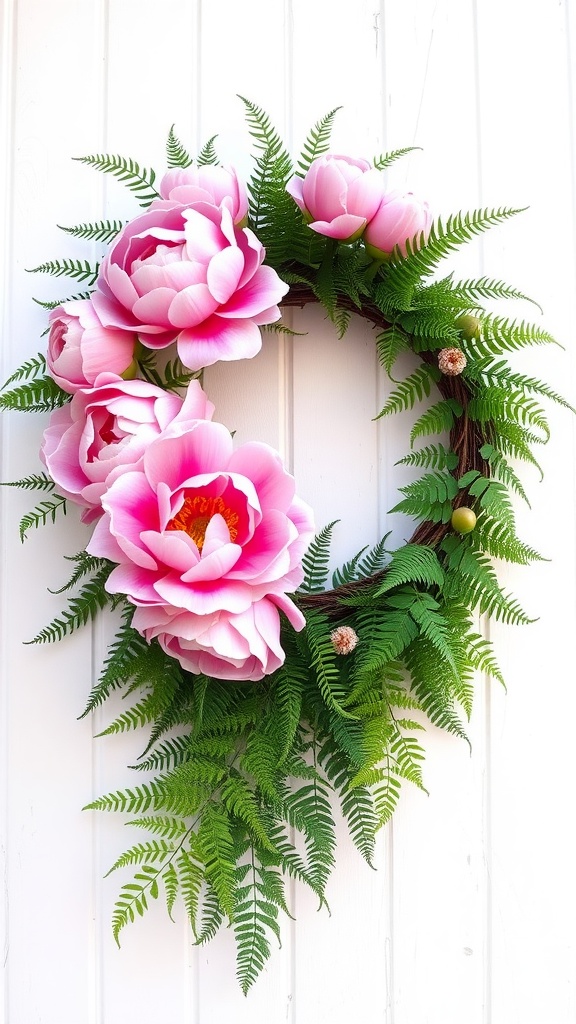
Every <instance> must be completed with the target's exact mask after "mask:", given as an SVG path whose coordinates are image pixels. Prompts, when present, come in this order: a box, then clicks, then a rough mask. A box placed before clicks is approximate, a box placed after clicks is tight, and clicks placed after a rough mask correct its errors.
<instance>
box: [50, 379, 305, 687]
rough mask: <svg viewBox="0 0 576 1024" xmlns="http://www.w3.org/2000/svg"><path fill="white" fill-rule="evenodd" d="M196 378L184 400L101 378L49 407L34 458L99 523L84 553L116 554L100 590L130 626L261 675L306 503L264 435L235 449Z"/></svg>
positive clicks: (204, 662) (197, 662)
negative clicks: (130, 611)
mask: <svg viewBox="0 0 576 1024" xmlns="http://www.w3.org/2000/svg"><path fill="white" fill-rule="evenodd" d="M212 413H213V406H212V404H211V403H210V402H209V401H208V399H207V397H206V395H205V394H204V392H203V390H202V388H201V387H200V384H199V383H198V381H192V382H191V383H190V384H189V386H188V390H187V393H186V397H185V398H184V399H182V398H179V397H178V396H176V395H172V394H168V393H167V392H166V391H164V390H163V389H162V388H158V387H156V386H155V385H152V384H149V383H147V382H146V381H142V380H128V381H124V380H122V379H121V378H118V377H116V376H114V374H106V373H104V374H101V375H100V376H99V377H97V378H96V381H95V386H94V387H93V388H80V389H79V390H78V391H76V393H75V394H74V396H73V397H72V400H71V401H70V403H69V404H67V405H66V406H64V407H63V408H61V409H57V410H55V411H54V412H53V413H52V416H51V419H50V423H49V425H48V427H47V429H46V431H45V434H44V442H43V445H42V452H41V455H42V459H43V461H44V463H45V465H46V468H47V469H48V471H49V473H50V475H51V477H52V479H53V480H54V481H55V483H56V485H57V487H58V489H59V491H60V493H61V494H63V495H64V496H65V497H67V498H69V499H70V500H72V501H74V502H76V503H77V504H79V505H80V506H81V507H82V508H83V510H84V511H83V518H84V520H85V521H86V522H93V521H94V520H95V521H96V525H95V528H94V532H93V535H92V539H91V541H90V543H89V544H88V547H87V550H88V551H89V553H90V554H93V555H96V556H99V557H102V558H108V559H110V560H111V561H112V562H115V563H116V568H115V569H113V570H112V572H111V574H110V576H109V578H108V581H107V584H106V587H107V589H108V590H109V592H110V593H113V594H125V595H126V597H127V598H128V600H129V601H131V602H132V604H134V605H136V612H135V614H134V618H133V626H134V628H135V629H137V630H138V631H139V632H141V633H142V634H143V635H144V636H145V637H146V638H147V639H148V640H150V641H151V640H153V639H155V638H156V639H157V640H158V642H159V643H160V645H161V646H162V647H163V649H164V650H165V651H166V652H167V653H168V654H169V655H170V656H172V657H174V658H176V659H177V660H178V661H179V662H180V664H181V665H182V666H183V667H184V668H185V669H187V670H189V671H190V672H196V673H197V672H205V673H207V674H209V675H212V676H216V677H218V678H223V679H252V680H257V679H261V678H262V677H263V676H264V675H266V674H268V673H270V672H273V671H274V670H275V669H276V668H278V667H279V666H280V665H281V664H282V662H283V660H284V652H283V650H282V647H281V644H280V614H279V613H280V612H283V613H284V614H285V615H286V617H287V619H288V621H289V622H290V623H291V624H292V626H293V627H294V628H295V629H301V628H302V627H303V626H304V618H303V616H302V614H301V612H300V611H299V610H298V608H297V607H296V605H294V604H293V602H292V601H291V600H290V599H289V597H288V596H287V594H288V593H290V592H292V591H294V590H295V589H296V588H297V587H298V586H299V584H300V583H301V582H302V579H303V571H302V556H303V554H304V552H305V550H306V548H307V546H308V544H309V542H310V540H311V539H312V536H313V530H314V527H313V521H312V512H311V509H310V508H309V507H308V506H307V505H306V504H304V502H302V501H300V499H298V498H297V497H296V496H295V489H294V479H293V477H291V476H290V475H289V474H288V473H287V472H286V471H285V469H284V468H283V466H282V463H281V460H280V456H279V455H278V454H277V453H276V452H275V451H274V450H273V449H271V448H270V447H268V446H267V445H265V444H257V443H252V444H245V445H243V446H241V447H239V448H237V449H236V450H235V451H234V450H233V446H232V438H231V435H230V434H229V432H228V431H227V429H226V428H225V427H224V426H222V425H221V424H219V423H213V422H211V417H212Z"/></svg>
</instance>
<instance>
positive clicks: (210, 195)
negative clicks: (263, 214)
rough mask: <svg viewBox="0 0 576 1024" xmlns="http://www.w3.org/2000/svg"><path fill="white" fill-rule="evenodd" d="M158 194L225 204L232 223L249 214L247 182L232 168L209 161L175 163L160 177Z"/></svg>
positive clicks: (181, 201)
mask: <svg viewBox="0 0 576 1024" xmlns="http://www.w3.org/2000/svg"><path fill="white" fill-rule="evenodd" d="M160 195H161V197H162V199H163V200H167V201H170V202H172V203H176V204H179V205H180V206H192V205H193V204H198V203H208V204H209V205H211V206H220V207H224V206H226V207H227V208H228V209H229V210H230V213H231V214H232V219H233V221H234V223H235V224H242V223H243V222H244V221H245V220H246V217H247V215H248V196H247V194H246V186H245V185H244V183H243V182H242V181H241V180H240V179H239V178H238V176H237V174H236V171H235V170H234V169H233V168H230V169H228V168H227V167H214V166H213V165H212V164H208V165H206V166H205V167H174V168H172V170H170V171H167V172H166V174H165V175H164V177H163V178H162V181H161V182H160ZM152 205H153V206H154V204H152Z"/></svg>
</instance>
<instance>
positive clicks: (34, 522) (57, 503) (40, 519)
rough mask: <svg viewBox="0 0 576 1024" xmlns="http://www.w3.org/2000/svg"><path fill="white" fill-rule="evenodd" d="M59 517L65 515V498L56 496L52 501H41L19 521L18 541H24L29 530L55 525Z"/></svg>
mask: <svg viewBox="0 0 576 1024" xmlns="http://www.w3.org/2000/svg"><path fill="white" fill-rule="evenodd" d="M59 515H64V516H65V515H66V498H62V497H61V495H59V494H57V495H56V496H55V497H54V499H53V500H52V499H51V500H49V501H41V502H39V504H38V505H36V507H35V508H33V509H32V511H31V512H28V513H27V514H26V515H25V516H22V519H21V520H20V540H22V541H23V540H26V536H27V534H28V531H29V530H37V529H38V527H39V526H46V523H48V522H51V523H55V522H56V518H57V517H58V516H59Z"/></svg>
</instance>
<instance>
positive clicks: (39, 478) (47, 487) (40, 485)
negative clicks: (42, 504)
mask: <svg viewBox="0 0 576 1024" xmlns="http://www.w3.org/2000/svg"><path fill="white" fill-rule="evenodd" d="M55 486H56V484H55V483H54V481H53V480H51V479H50V477H49V476H47V474H46V473H32V474H31V475H30V476H25V477H22V479H21V480H2V481H0V487H21V488H22V489H23V490H25V491H53V490H54V488H55Z"/></svg>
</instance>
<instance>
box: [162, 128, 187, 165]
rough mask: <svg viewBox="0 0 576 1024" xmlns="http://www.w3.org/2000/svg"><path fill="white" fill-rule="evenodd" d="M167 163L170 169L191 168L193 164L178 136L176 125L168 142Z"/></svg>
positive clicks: (169, 134)
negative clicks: (175, 129)
mask: <svg viewBox="0 0 576 1024" xmlns="http://www.w3.org/2000/svg"><path fill="white" fill-rule="evenodd" d="M166 163H167V165H168V167H190V164H191V163H193V160H192V157H191V156H190V154H189V152H188V151H187V149H185V147H184V146H183V145H182V143H181V142H180V139H179V138H178V136H177V135H176V133H175V131H174V125H172V127H171V128H170V131H169V132H168V139H167V140H166Z"/></svg>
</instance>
